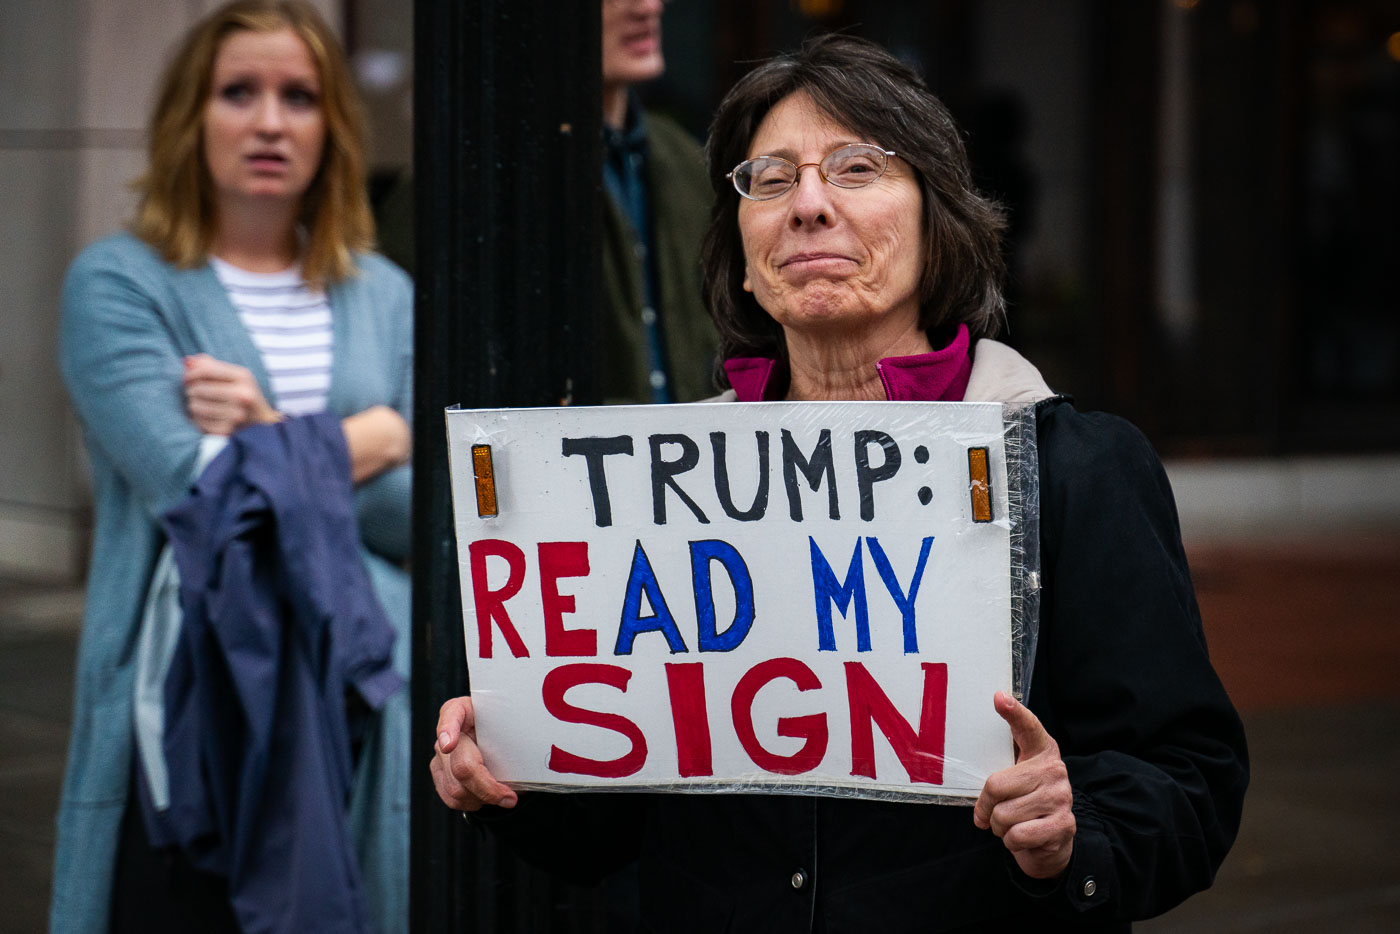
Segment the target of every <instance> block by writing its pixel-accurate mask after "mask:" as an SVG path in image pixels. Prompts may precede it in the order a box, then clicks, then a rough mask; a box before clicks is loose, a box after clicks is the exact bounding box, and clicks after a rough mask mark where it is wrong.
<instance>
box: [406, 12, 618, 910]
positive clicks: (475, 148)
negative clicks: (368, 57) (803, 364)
mask: <svg viewBox="0 0 1400 934" xmlns="http://www.w3.org/2000/svg"><path fill="white" fill-rule="evenodd" d="M600 22H601V18H600V15H599V4H598V0H471V2H461V0H416V2H415V4H414V45H415V94H414V106H415V127H416V129H415V137H414V143H415V157H414V166H415V169H414V172H415V191H416V199H417V200H416V211H417V225H416V226H417V234H416V241H417V257H416V262H417V282H416V287H417V337H416V342H415V351H416V355H417V356H416V373H415V380H414V392H415V406H414V417H415V426H414V443H415V447H414V469H415V486H414V494H413V496H414V498H413V506H414V557H413V585H414V590H413V615H414V652H413V747H412V759H413V762H412V778H413V800H412V815H411V820H412V830H413V843H412V856H411V883H410V897H411V900H412V912H411V914H412V918H411V925H412V930H413V931H415V932H430V934H441V932H449V931H451V932H461V931H469V932H481V934H498V932H499V934H505V932H511V931H544V932H548V931H585V930H593V929H596V928H597V927H598V924H597V922H596V920H590V919H596V918H597V917H598V915H599V912H598V905H597V900H596V898H593V897H592V896H591V895H590V894H589V893H586V892H582V891H580V890H577V889H573V888H569V887H564V886H561V885H558V884H556V883H554V882H553V881H552V880H549V879H548V878H546V877H543V876H541V875H539V874H536V873H533V872H531V871H529V870H527V869H525V868H524V867H523V866H522V865H520V864H519V863H518V862H516V861H515V860H513V859H511V858H510V857H508V856H506V855H503V854H501V853H500V852H498V851H497V850H496V848H495V846H494V845H493V844H492V843H491V842H490V841H489V840H488V839H485V838H482V837H481V836H480V835H479V834H478V833H477V832H476V831H474V830H472V829H471V828H469V827H468V826H467V825H466V824H465V823H464V822H463V821H462V820H461V819H460V818H458V817H457V815H456V814H455V813H453V812H451V811H449V810H448V809H447V808H445V807H444V806H443V805H442V804H441V803H440V802H439V801H438V799H437V795H436V793H435V792H434V790H433V787H432V781H431V778H430V777H429V773H428V769H427V764H428V760H429V758H430V757H431V755H432V743H433V734H434V731H433V727H434V724H435V723H436V721H437V711H438V707H439V706H440V705H441V703H442V702H443V701H444V700H446V699H447V698H448V697H451V696H454V695H458V694H462V693H465V692H466V691H467V688H468V684H467V672H466V666H465V661H464V654H463V636H462V622H461V603H460V591H459V589H458V574H457V549H456V543H455V541H454V533H453V523H452V508H451V502H450V498H449V487H448V473H447V437H446V430H445V428H444V423H443V414H442V413H443V409H444V407H446V406H449V405H453V404H461V405H464V406H470V407H486V406H491V407H495V406H533V405H558V404H560V403H561V402H562V401H564V400H570V401H572V402H574V403H585V402H589V401H592V399H591V394H592V385H593V379H592V377H591V372H592V365H593V356H594V355H593V353H592V347H593V337H592V335H593V320H594V317H595V313H596V308H597V305H598V297H597V296H598V289H599V259H598V246H597V242H598V241H597V231H598V217H599V210H600V204H601V200H600V198H601V192H600V182H601V164H600V160H601V143H600V140H601V116H600V110H601V98H602V92H601V86H600V77H599V72H600V60H599V56H600V32H599V30H600Z"/></svg>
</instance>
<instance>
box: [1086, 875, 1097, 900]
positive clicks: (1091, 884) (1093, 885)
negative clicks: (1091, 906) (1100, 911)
mask: <svg viewBox="0 0 1400 934" xmlns="http://www.w3.org/2000/svg"><path fill="white" fill-rule="evenodd" d="M1098 890H1099V884H1098V883H1097V882H1095V881H1094V877H1093V876H1090V877H1089V878H1087V879H1085V880H1084V897H1085V898H1093V897H1094V893H1095V892H1097V891H1098Z"/></svg>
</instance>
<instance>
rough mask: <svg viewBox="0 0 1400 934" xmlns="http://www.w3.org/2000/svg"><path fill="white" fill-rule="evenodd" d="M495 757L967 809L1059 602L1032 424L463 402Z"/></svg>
mask: <svg viewBox="0 0 1400 934" xmlns="http://www.w3.org/2000/svg"><path fill="white" fill-rule="evenodd" d="M447 425H448V434H449V451H450V456H451V470H452V489H453V503H454V511H455V515H456V528H457V537H458V548H459V554H460V559H461V568H460V570H461V583H462V605H463V616H464V619H463V623H464V626H465V637H466V645H467V666H468V670H469V674H470V679H471V685H472V697H473V701H474V707H475V712H476V738H477V743H478V744H479V746H480V747H481V750H482V755H483V757H484V760H485V763H486V765H487V767H488V768H489V769H490V771H491V773H492V774H493V775H494V776H495V777H496V778H498V779H499V780H501V781H503V782H505V783H507V784H509V785H510V786H511V787H513V788H516V789H521V790H526V789H533V790H546V791H633V790H648V791H669V792H692V793H703V792H721V791H745V792H767V793H780V794H820V795H829V796H836V797H862V798H880V799H885V800H910V801H923V802H946V803H965V804H966V803H971V801H972V800H974V799H975V798H976V796H977V794H978V793H979V791H980V789H981V786H982V783H983V782H984V781H985V779H986V777H987V776H988V775H990V774H991V773H992V772H994V771H997V770H999V769H1001V768H1005V767H1007V766H1009V765H1011V764H1012V762H1013V749H1012V743H1011V736H1010V732H1009V729H1008V728H1007V726H1006V724H1005V722H1004V721H1003V720H1002V719H1001V718H1000V717H999V716H998V715H997V714H996V711H995V709H994V707H993V703H992V698H993V694H994V693H995V692H996V691H998V690H1001V691H1007V692H1009V693H1012V694H1014V695H1016V696H1018V697H1024V696H1025V692H1026V690H1027V684H1026V681H1027V679H1028V678H1029V671H1030V667H1031V663H1032V660H1033V659H1034V652H1035V640H1036V627H1037V617H1038V607H1039V554H1038V541H1039V538H1038V532H1037V516H1038V504H1039V503H1038V501H1039V496H1038V488H1037V476H1038V475H1037V468H1036V456H1035V421H1034V411H1033V409H1031V408H1030V407H1003V406H1001V405H997V404H993V403H936V402H927V403H925V402H878V403H811V402H809V403H788V402H773V403H753V404H714V403H709V404H704V403H702V404H695V405H674V406H612V407H606V408H587V407H580V408H558V409H501V410H464V409H449V410H448V413H447Z"/></svg>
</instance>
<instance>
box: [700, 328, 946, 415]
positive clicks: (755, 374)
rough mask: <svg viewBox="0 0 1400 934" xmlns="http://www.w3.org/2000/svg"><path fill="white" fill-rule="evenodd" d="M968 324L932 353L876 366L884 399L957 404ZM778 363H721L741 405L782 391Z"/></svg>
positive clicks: (751, 359)
mask: <svg viewBox="0 0 1400 934" xmlns="http://www.w3.org/2000/svg"><path fill="white" fill-rule="evenodd" d="M970 346H971V338H970V336H969V334H968V330H967V325H966V324H960V325H958V332H957V334H955V335H954V336H953V340H952V341H951V342H950V343H949V344H948V346H946V347H944V348H942V349H941V350H935V351H933V352H932V353H924V354H913V355H911V356H907V357H885V358H884V359H883V360H881V361H880V362H879V363H877V364H875V369H876V371H877V372H878V373H879V374H880V383H881V385H883V386H884V388H885V398H887V399H890V400H891V401H895V402H918V401H929V402H960V401H962V399H963V394H964V393H965V392H966V390H967V383H968V378H969V377H970V376H971V374H972V357H971V355H969V353H968V350H969V348H970ZM776 369H777V361H776V360H774V359H772V358H770V357H732V358H730V359H728V360H726V361H724V372H725V374H726V375H727V376H728V377H729V385H730V386H732V387H734V392H735V395H736V396H737V397H738V401H740V402H760V401H771V400H773V399H775V398H777V394H778V393H779V392H781V388H780V387H778V386H776V385H773V384H772V382H773V374H774V371H775V370H776Z"/></svg>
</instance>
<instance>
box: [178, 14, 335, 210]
mask: <svg viewBox="0 0 1400 934" xmlns="http://www.w3.org/2000/svg"><path fill="white" fill-rule="evenodd" d="M211 78H212V80H211V82H210V91H209V101H208V103H206V104H205V107H204V158H205V162H206V165H207V166H208V168H209V177H210V179H211V180H212V181H213V184H214V193H215V197H216V199H217V200H218V202H219V203H220V204H222V205H232V204H235V203H238V202H259V201H280V202H292V203H296V202H299V201H300V200H301V196H302V195H304V194H305V193H306V190H307V188H309V187H310V186H311V182H312V180H313V179H315V177H316V171H317V169H318V168H319V167H320V164H321V151H322V150H323V149H324V147H325V142H326V118H325V113H324V112H323V110H322V108H321V78H320V75H319V74H317V71H316V65H315V63H314V62H313V61H312V59H311V53H310V51H309V50H308V49H307V48H306V43H305V42H303V41H302V40H301V37H299V36H298V35H297V34H296V33H294V32H293V31H292V30H290V29H279V30H277V31H275V32H253V31H252V30H247V29H244V30H240V31H238V32H235V33H233V34H231V35H230V36H229V37H228V38H227V39H225V40H224V43H223V45H222V46H220V48H219V52H218V54H217V55H216V56H215V58H214V71H213V74H212V76H211Z"/></svg>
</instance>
